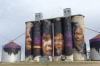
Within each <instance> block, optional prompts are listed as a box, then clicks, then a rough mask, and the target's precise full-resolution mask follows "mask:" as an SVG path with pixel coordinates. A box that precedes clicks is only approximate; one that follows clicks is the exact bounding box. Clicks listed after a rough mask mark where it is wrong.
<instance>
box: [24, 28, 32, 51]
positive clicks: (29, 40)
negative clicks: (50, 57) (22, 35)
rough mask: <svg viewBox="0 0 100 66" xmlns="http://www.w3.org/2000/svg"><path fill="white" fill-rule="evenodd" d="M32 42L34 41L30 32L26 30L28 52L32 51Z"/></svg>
mask: <svg viewBox="0 0 100 66" xmlns="http://www.w3.org/2000/svg"><path fill="white" fill-rule="evenodd" d="M31 41H32V39H31V37H30V34H29V31H28V30H26V45H25V46H26V50H30V49H31V45H30V43H31Z"/></svg>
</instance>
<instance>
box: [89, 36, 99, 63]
mask: <svg viewBox="0 0 100 66" xmlns="http://www.w3.org/2000/svg"><path fill="white" fill-rule="evenodd" d="M89 41H90V57H91V60H94V61H96V60H100V34H98V35H97V36H95V37H94V38H92V39H90V40H89Z"/></svg>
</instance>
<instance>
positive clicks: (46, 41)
mask: <svg viewBox="0 0 100 66" xmlns="http://www.w3.org/2000/svg"><path fill="white" fill-rule="evenodd" d="M42 44H43V45H42V49H43V53H44V55H46V56H49V55H51V54H52V53H51V52H52V44H51V36H50V34H46V35H44V36H43V37H42Z"/></svg>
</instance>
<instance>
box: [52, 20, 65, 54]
mask: <svg viewBox="0 0 100 66" xmlns="http://www.w3.org/2000/svg"><path fill="white" fill-rule="evenodd" d="M53 22H54V56H60V55H62V54H63V48H64V44H63V42H64V39H63V34H62V24H61V19H60V18H56V19H54V21H53Z"/></svg>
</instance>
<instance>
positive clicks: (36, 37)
mask: <svg viewBox="0 0 100 66" xmlns="http://www.w3.org/2000/svg"><path fill="white" fill-rule="evenodd" d="M41 45H42V42H41V23H40V22H39V21H35V22H34V27H33V60H34V61H39V57H40V56H41Z"/></svg>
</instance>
